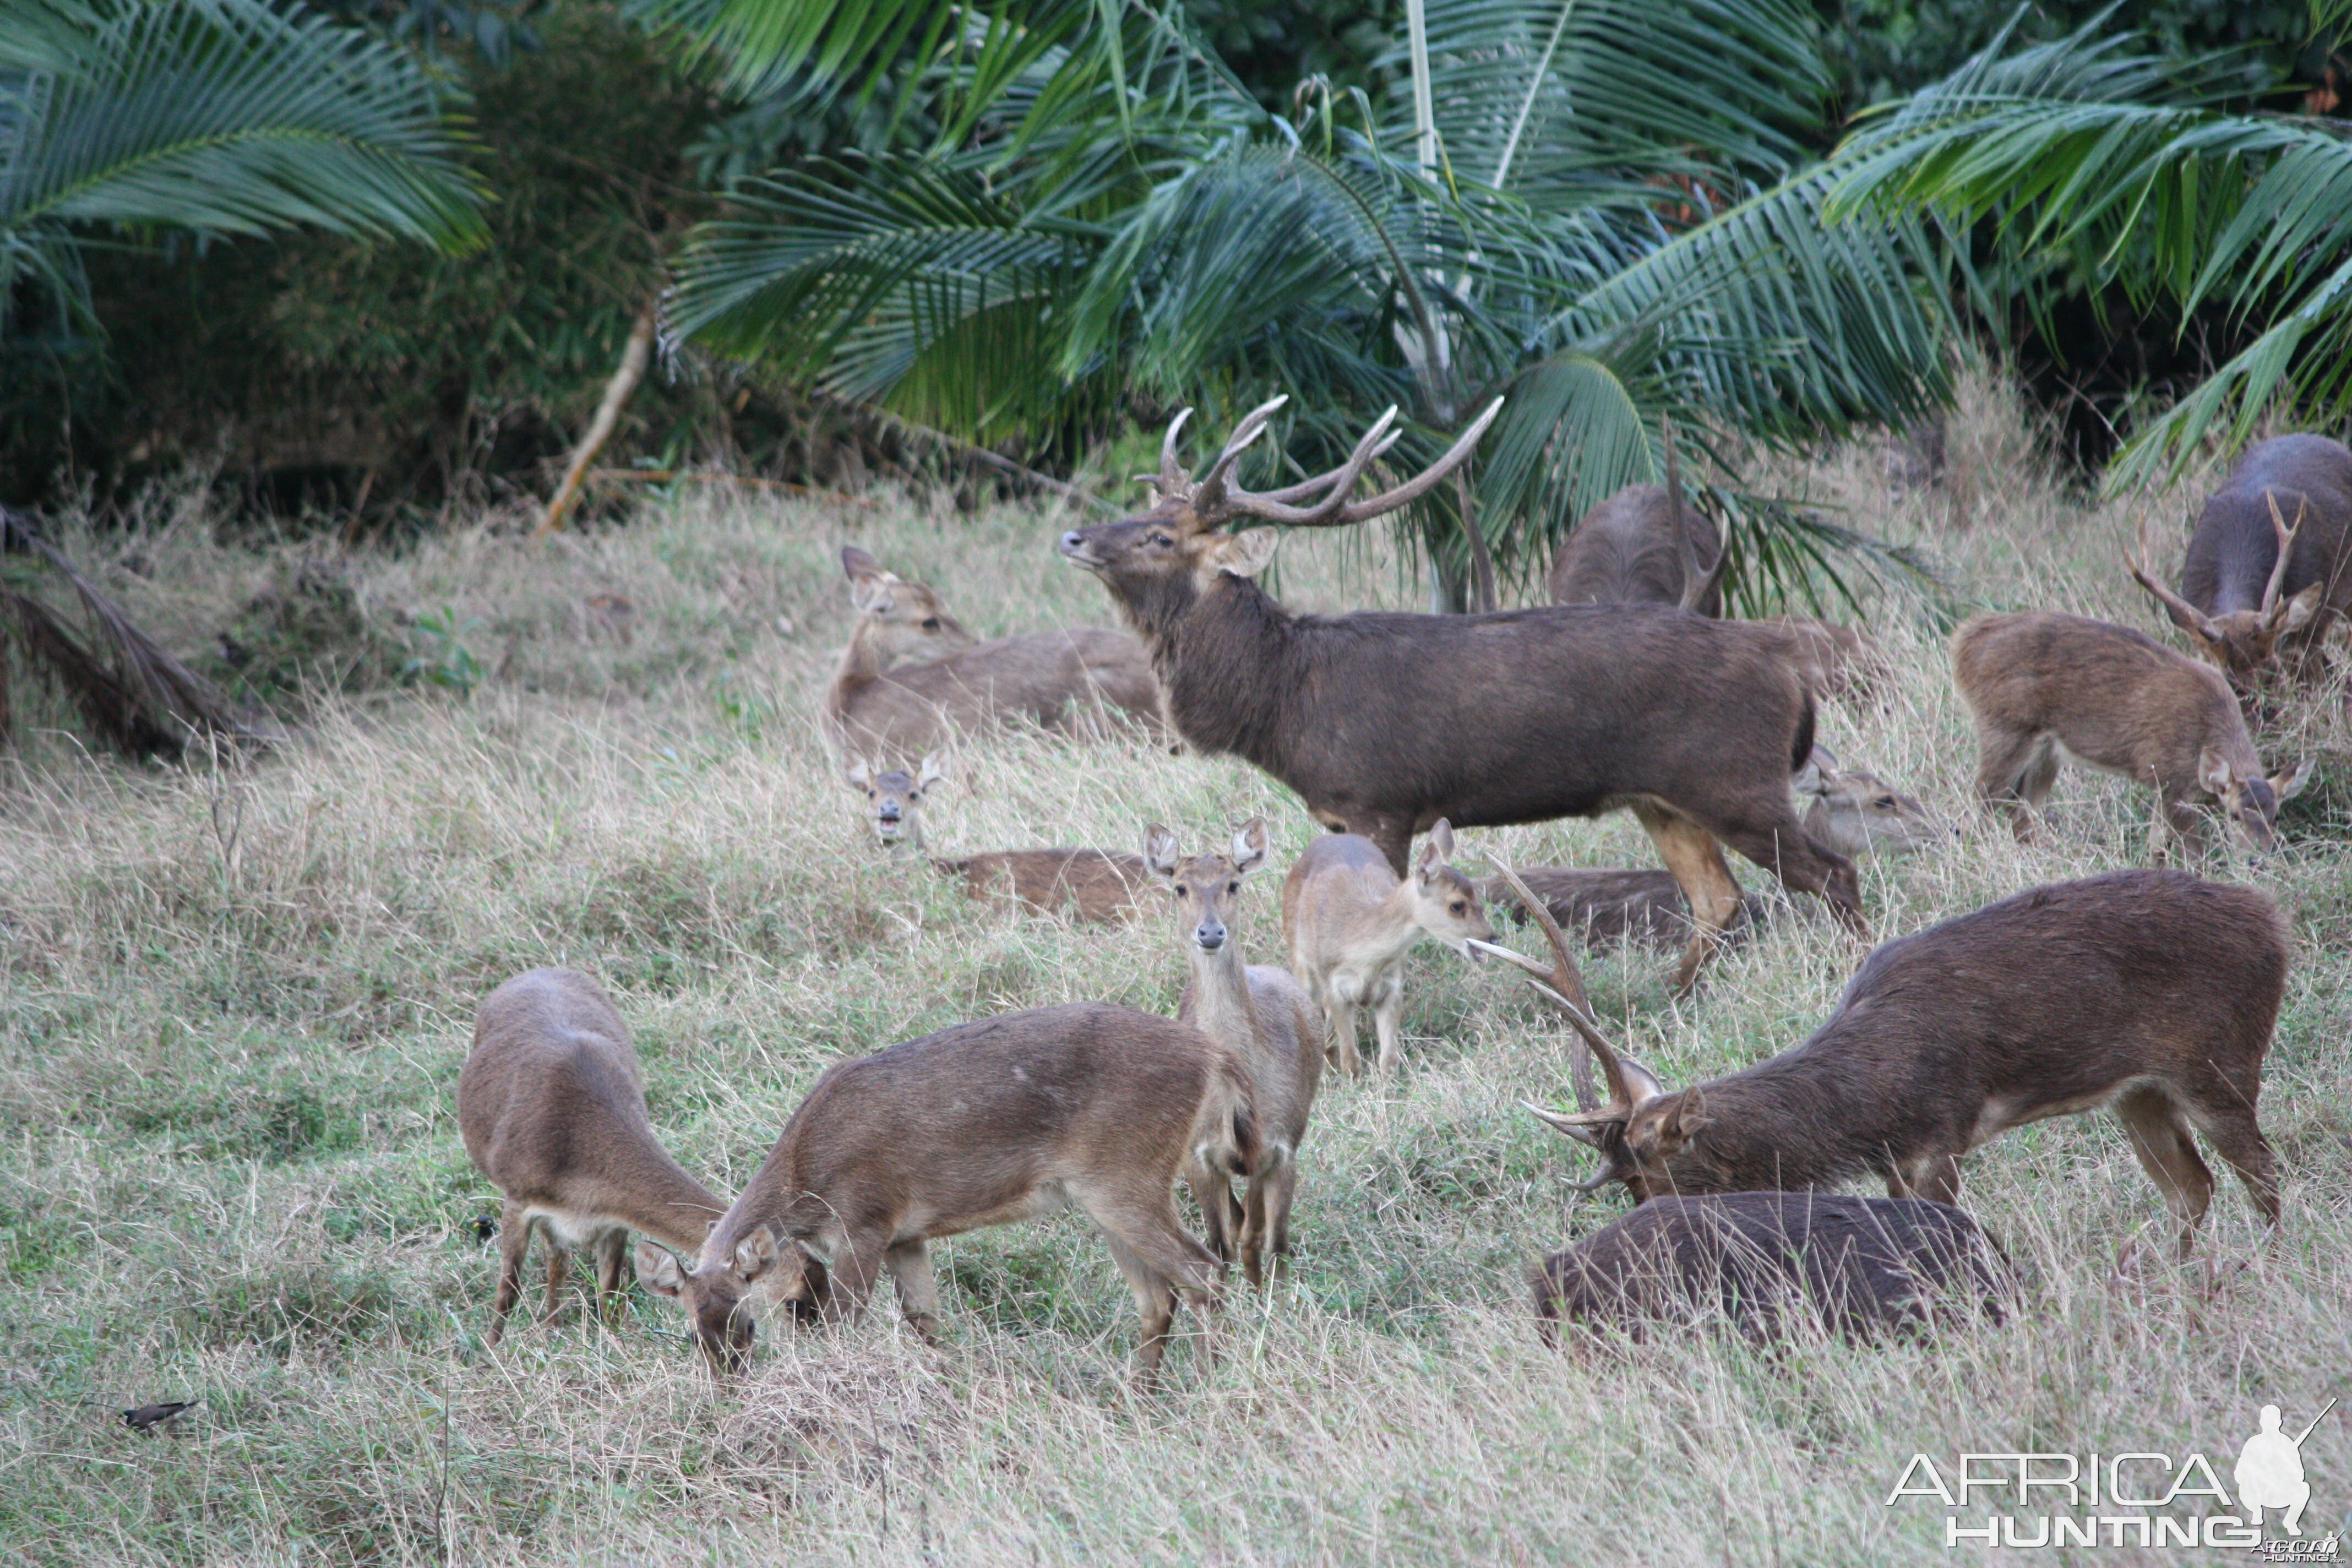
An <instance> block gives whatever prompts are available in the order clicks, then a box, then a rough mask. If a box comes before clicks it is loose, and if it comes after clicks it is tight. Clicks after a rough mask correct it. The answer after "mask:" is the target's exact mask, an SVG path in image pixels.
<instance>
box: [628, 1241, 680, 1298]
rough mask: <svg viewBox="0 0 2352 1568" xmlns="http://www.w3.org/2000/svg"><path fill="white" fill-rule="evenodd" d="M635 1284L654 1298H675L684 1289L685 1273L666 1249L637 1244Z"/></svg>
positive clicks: (645, 1242)
mask: <svg viewBox="0 0 2352 1568" xmlns="http://www.w3.org/2000/svg"><path fill="white" fill-rule="evenodd" d="M636 1263H637V1283H638V1284H640V1285H643V1286H644V1287H645V1288H646V1289H648V1290H650V1291H652V1292H653V1293H654V1294H655V1295H656V1296H673V1297H674V1296H677V1294H678V1293H679V1292H681V1291H683V1290H684V1289H686V1271H685V1270H684V1269H682V1268H679V1267H678V1266H677V1258H674V1257H672V1256H671V1255H670V1253H669V1251H668V1249H667V1248H666V1247H656V1246H655V1245H654V1244H653V1243H652V1242H650V1241H641V1242H639V1243H637V1254H636Z"/></svg>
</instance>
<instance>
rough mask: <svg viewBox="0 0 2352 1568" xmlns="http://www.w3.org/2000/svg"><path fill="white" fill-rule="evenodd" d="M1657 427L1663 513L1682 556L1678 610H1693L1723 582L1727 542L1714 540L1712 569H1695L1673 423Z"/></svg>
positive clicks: (1695, 544)
mask: <svg viewBox="0 0 2352 1568" xmlns="http://www.w3.org/2000/svg"><path fill="white" fill-rule="evenodd" d="M1660 424H1661V426H1662V427H1663V428H1664V431H1665V437H1666V514H1667V515H1668V516H1669V517H1671V518H1673V519H1674V525H1675V548H1676V549H1677V550H1679V551H1681V552H1682V557H1683V597H1682V607H1683V608H1684V609H1685V610H1693V611H1696V609H1697V608H1698V607H1699V606H1700V605H1703V604H1705V603H1706V596H1707V595H1709V594H1712V593H1713V592H1715V589H1716V585H1717V584H1719V583H1721V582H1722V581H1723V569H1724V568H1725V567H1726V566H1728V565H1729V564H1731V550H1730V541H1729V540H1727V539H1725V540H1719V541H1717V543H1716V547H1715V566H1714V569H1713V570H1712V571H1707V572H1701V571H1700V570H1699V565H1698V542H1697V541H1696V540H1695V539H1693V538H1692V537H1691V531H1690V530H1689V529H1688V528H1685V526H1684V525H1683V469H1682V465H1681V464H1680V463H1679V462H1677V461H1675V422H1674V421H1673V420H1671V419H1667V420H1662V421H1660Z"/></svg>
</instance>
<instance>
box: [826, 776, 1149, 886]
mask: <svg viewBox="0 0 2352 1568" xmlns="http://www.w3.org/2000/svg"><path fill="white" fill-rule="evenodd" d="M847 777H848V779H849V782H850V784H852V785H853V786H855V787H856V789H857V790H858V791H859V792H860V793H861V794H863V795H865V796H866V805H867V806H868V808H869V809H870V810H871V812H872V813H873V822H874V837H876V838H877V839H878V840H879V841H880V842H881V843H883V844H884V845H886V846H887V845H893V844H900V843H905V844H911V845H913V846H914V847H916V848H917V849H920V848H921V847H923V818H922V805H923V797H924V796H925V795H929V793H930V789H931V786H932V785H933V784H940V783H944V782H945V781H946V778H947V774H946V773H945V772H943V771H942V770H941V769H940V766H939V763H937V761H936V760H935V759H933V758H930V757H925V758H924V759H923V765H922V772H921V773H920V775H919V776H918V775H917V774H914V773H908V771H907V770H906V769H904V768H886V769H884V770H883V771H882V772H880V773H876V772H875V771H874V769H873V766H872V764H871V763H867V762H866V759H864V758H863V757H860V758H857V759H856V760H855V761H853V762H852V763H850V766H849V769H848V772H847ZM930 865H931V868H932V869H933V870H935V871H940V872H943V873H945V874H946V875H948V876H951V877H957V878H961V879H962V881H963V884H964V892H965V893H966V894H967V895H968V896H970V897H971V898H975V899H986V898H992V897H996V896H999V895H1005V894H1009V895H1010V896H1011V897H1012V898H1013V900H1015V901H1016V902H1019V903H1021V904H1023V905H1024V906H1026V907H1027V908H1029V909H1032V910H1036V911H1037V912H1038V913H1040V914H1048V915H1052V914H1067V915H1069V916H1070V917H1071V918H1073V919H1075V920H1077V921H1091V922H1097V923H1110V922H1114V921H1125V920H1129V919H1131V918H1132V917H1133V916H1134V915H1135V914H1136V912H1137V910H1138V909H1139V907H1140V906H1139V903H1138V900H1139V897H1140V896H1141V894H1142V893H1143V891H1144V889H1147V888H1149V887H1150V886H1151V873H1150V870H1149V869H1148V868H1146V867H1145V866H1144V864H1143V857H1141V856H1140V855H1128V854H1123V853H1121V852H1119V851H1117V850H1111V849H1070V848H1052V849H999V850H992V851H991V852H989V853H987V854H983V855H966V856H962V857H960V858H951V859H940V858H935V857H934V858H930Z"/></svg>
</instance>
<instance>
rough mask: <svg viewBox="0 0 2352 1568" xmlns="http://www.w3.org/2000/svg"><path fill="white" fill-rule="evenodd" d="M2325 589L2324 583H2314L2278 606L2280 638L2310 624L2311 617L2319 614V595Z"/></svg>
mask: <svg viewBox="0 0 2352 1568" xmlns="http://www.w3.org/2000/svg"><path fill="white" fill-rule="evenodd" d="M2326 587H2327V584H2325V583H2314V584H2312V585H2311V586H2310V587H2308V588H2305V590H2304V591H2303V592H2302V593H2300V594H2297V595H2294V597H2293V598H2291V599H2289V600H2288V601H2287V602H2286V603H2285V604H2284V605H2281V606H2280V612H2279V613H2280V616H2281V617H2282V621H2281V625H2280V626H2279V635H2280V636H2281V637H2284V636H2285V635H2286V634H2287V633H2289V632H2295V631H2301V630H2302V629H2303V628H2304V627H2305V626H2309V625H2310V624H2311V617H2312V616H2315V615H2317V614H2319V600H2320V595H2322V594H2323V593H2325V592H2326Z"/></svg>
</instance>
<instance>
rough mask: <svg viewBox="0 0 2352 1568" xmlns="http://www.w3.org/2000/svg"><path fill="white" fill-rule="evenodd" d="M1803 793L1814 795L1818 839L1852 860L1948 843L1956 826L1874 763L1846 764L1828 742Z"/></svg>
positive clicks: (1809, 824) (1808, 767)
mask: <svg viewBox="0 0 2352 1568" xmlns="http://www.w3.org/2000/svg"><path fill="white" fill-rule="evenodd" d="M1796 788H1797V793H1798V794H1799V795H1806V796H1810V797H1811V805H1807V806H1806V807H1805V831H1806V832H1807V833H1809V834H1811V836H1812V840H1813V842H1814V843H1816V844H1818V845H1821V846H1822V847H1823V848H1825V849H1834V850H1836V851H1837V852H1838V853H1839V854H1841V855H1843V856H1844V857H1845V858H1848V859H1850V860H1859V859H1862V858H1864V857H1865V856H1869V855H1907V854H1909V853H1911V852H1912V851H1913V850H1915V849H1924V848H1926V847H1927V846H1928V845H1930V844H1942V843H1947V842H1948V841H1949V840H1950V839H1951V837H1952V831H1951V829H1950V828H1948V827H1947V826H1944V825H1943V824H1942V823H1939V822H1937V820H1936V819H1935V818H1934V817H1932V816H1928V815H1927V807H1926V806H1924V805H1920V804H1919V803H1918V802H1917V801H1916V800H1914V799H1912V798H1911V796H1909V795H1905V794H1904V793H1903V792H1902V791H1901V790H1898V789H1896V788H1895V786H1894V785H1893V784H1888V783H1887V782H1886V781H1885V779H1883V778H1880V777H1879V776H1878V775H1877V774H1876V773H1872V772H1871V771H1870V770H1869V769H1868V768H1841V767H1839V766H1838V761H1837V758H1836V757H1834V756H1832V754H1831V753H1830V750H1829V748H1828V747H1826V746H1815V747H1814V748H1813V755H1812V760H1811V762H1809V763H1806V764H1805V766H1804V768H1803V770H1802V771H1801V772H1800V773H1798V774H1797V778H1796Z"/></svg>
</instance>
